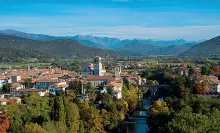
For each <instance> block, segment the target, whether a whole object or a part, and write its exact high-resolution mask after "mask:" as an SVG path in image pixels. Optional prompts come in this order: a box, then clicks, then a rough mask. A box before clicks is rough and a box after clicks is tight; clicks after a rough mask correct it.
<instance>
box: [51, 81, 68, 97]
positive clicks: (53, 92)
mask: <svg viewBox="0 0 220 133" xmlns="http://www.w3.org/2000/svg"><path fill="white" fill-rule="evenodd" d="M66 88H67V84H66V82H60V83H57V84H55V85H52V86H50V87H49V94H50V95H56V91H64V92H65V91H66Z"/></svg>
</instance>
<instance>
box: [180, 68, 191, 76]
mask: <svg viewBox="0 0 220 133" xmlns="http://www.w3.org/2000/svg"><path fill="white" fill-rule="evenodd" d="M177 71H178V72H179V73H180V75H184V74H185V75H186V76H188V75H189V68H187V67H179V68H178V69H177Z"/></svg>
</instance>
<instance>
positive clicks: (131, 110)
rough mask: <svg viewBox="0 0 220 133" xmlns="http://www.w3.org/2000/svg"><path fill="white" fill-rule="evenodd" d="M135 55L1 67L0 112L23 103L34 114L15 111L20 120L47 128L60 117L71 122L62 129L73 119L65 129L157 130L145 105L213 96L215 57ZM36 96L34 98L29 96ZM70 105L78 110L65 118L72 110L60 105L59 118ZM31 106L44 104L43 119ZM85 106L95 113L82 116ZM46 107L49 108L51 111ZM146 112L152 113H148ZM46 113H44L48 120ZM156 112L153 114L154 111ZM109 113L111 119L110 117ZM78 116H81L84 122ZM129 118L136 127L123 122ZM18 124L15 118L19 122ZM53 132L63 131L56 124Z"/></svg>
mask: <svg viewBox="0 0 220 133" xmlns="http://www.w3.org/2000/svg"><path fill="white" fill-rule="evenodd" d="M140 60H142V59H139V60H136V59H133V60H132V61H128V60H124V61H122V60H119V61H116V62H115V61H114V62H112V61H109V60H107V59H105V58H102V57H100V56H95V57H92V58H91V59H90V61H89V62H88V63H85V64H82V65H81V66H80V67H79V69H78V70H77V71H70V70H63V69H61V68H59V67H56V66H44V67H43V68H37V67H36V68H34V67H30V66H28V67H27V68H11V69H2V70H1V75H0V87H1V94H0V97H1V98H0V104H1V108H0V109H1V114H5V113H6V114H7V112H8V111H9V110H10V111H12V112H14V113H16V110H15V108H16V106H18V107H19V106H24V107H22V108H23V109H24V108H26V107H29V109H28V108H27V110H26V111H28V112H29V111H31V110H32V111H36V113H37V112H38V114H33V112H30V116H25V114H23V115H22V116H21V114H20V116H21V117H24V116H25V117H30V118H29V119H30V120H29V121H27V120H24V121H23V122H28V123H30V122H31V121H33V120H34V119H36V122H37V123H38V124H40V125H41V124H43V127H44V128H49V127H47V126H48V125H47V124H51V122H52V123H53V121H54V122H56V121H57V122H58V123H53V124H55V125H54V126H58V128H64V127H63V125H62V124H61V123H59V122H60V121H61V120H63V121H66V122H67V121H69V122H70V123H71V122H72V125H66V126H65V130H66V131H68V130H70V128H72V127H71V126H74V125H75V126H76V127H75V129H71V131H74V132H78V131H79V130H81V129H80V128H84V129H83V130H86V132H105V131H110V132H132V131H134V132H135V131H137V132H144V131H147V130H148V131H149V130H151V131H156V130H157V129H156V127H157V126H159V125H154V124H153V123H151V122H153V121H154V122H155V121H157V122H156V123H157V124H161V123H160V122H159V121H158V120H159V119H158V120H152V117H156V116H157V115H158V114H157V115H156V116H154V115H153V113H154V112H151V111H156V110H157V109H158V111H159V110H160V109H159V108H164V109H166V111H167V110H169V109H168V108H167V107H166V106H167V104H170V106H171V104H172V106H173V104H174V103H169V102H170V101H169V100H168V99H169V98H171V99H173V100H175V98H178V99H176V100H177V101H179V102H181V101H182V98H187V97H188V98H189V97H192V96H190V95H192V94H195V95H197V96H196V97H197V98H199V99H200V98H202V97H203V98H207V99H210V100H212V99H215V100H218V101H219V99H220V67H219V66H218V63H216V62H215V63H213V62H212V63H210V64H208V65H207V63H206V64H203V63H200V64H198V63H197V64H192V63H188V64H184V63H172V62H170V63H164V62H160V61H152V60H151V61H144V60H142V61H140ZM109 62H110V63H109ZM106 67H107V68H108V69H106ZM48 98H49V99H48ZM60 98H61V99H60ZM37 99H38V100H39V101H35V100H37ZM46 99H47V100H46ZM62 99H63V100H64V101H63V100H62ZM189 99H191V98H189ZM45 100H46V101H45ZM51 100H52V101H53V102H51ZM59 100H61V101H59ZM65 100H66V101H65ZM40 101H41V102H40ZM35 102H36V103H35ZM37 102H39V105H38V104H37ZM54 102H55V103H54ZM59 102H61V103H59ZM65 102H66V103H65ZM166 102H167V103H166ZM173 102H174V101H173ZM182 102H183V101H182ZM185 102H187V100H186V101H185ZM70 103H71V104H70ZM40 104H44V105H40ZM157 104H159V105H157ZM160 104H162V105H160ZM185 104H187V103H185ZM210 104H211V103H210ZM213 104H214V103H213ZM215 104H217V103H215ZM70 105H72V106H70ZM73 105H74V106H75V109H76V110H78V112H76V113H77V114H78V116H77V115H76V116H68V117H70V118H71V117H72V118H71V119H72V120H73V121H71V120H68V118H67V115H70V114H69V113H74V112H72V111H73V110H66V111H65V112H63V113H65V115H66V118H62V116H60V115H61V114H60V113H62V112H61V111H62V107H63V106H64V109H65V108H66V106H67V107H69V108H72V109H74V106H73ZM25 106H26V107H25ZM47 106H50V108H49V107H47ZM77 106H78V107H77ZM157 106H161V107H157ZM163 106H165V107H163ZM178 106H180V105H178ZM181 106H182V105H181ZM216 106H219V104H218V105H216ZM30 108H31V110H30ZM37 108H39V109H40V110H41V108H49V109H48V110H44V111H46V112H48V113H47V115H48V116H44V118H43V120H40V118H41V117H43V116H41V111H40V110H39V109H37ZM170 108H172V107H170ZM89 109H91V111H92V110H96V111H97V112H96V113H95V114H96V115H97V116H96V117H98V118H91V116H86V113H89V112H84V111H86V110H87V111H89ZM153 109H154V110H153ZM174 109H175V108H174ZM39 111H40V112H39ZM51 111H52V112H54V113H52V114H51ZM63 111H64V110H63ZM68 111H70V112H68ZM28 112H27V113H28ZM55 112H57V113H58V114H56V113H55ZM17 113H18V112H17ZM100 113H101V114H100ZM114 113H116V114H114ZM150 113H152V114H151V115H150ZM95 114H94V115H95ZM147 114H148V115H147ZM14 115H16V114H14ZM17 115H18V114H17ZM44 115H45V114H44ZM74 115H75V114H74ZM84 115H85V116H84ZM114 115H116V116H114ZM13 117H17V116H13ZM46 117H49V118H47V119H48V120H46ZM117 117H118V118H117ZM157 117H158V118H159V116H157ZM167 117H168V116H167ZM113 118H115V120H112V119H113ZM80 119H83V120H84V123H83V120H80ZM89 119H93V120H94V121H92V122H91V123H86V121H85V120H89ZM98 119H102V120H100V121H99V124H101V125H96V124H98V123H96V122H95V120H97V121H98ZM150 120H151V121H150ZM76 121H78V122H76ZM140 121H144V122H140ZM80 122H81V123H80ZM93 122H95V123H93ZM146 122H147V123H148V124H147V123H146ZM45 123H46V125H45ZM134 123H135V124H136V128H135V127H133V128H131V129H128V128H127V127H130V126H131V125H132V124H134ZM53 124H52V125H50V126H53ZM60 124H61V125H60ZM92 124H95V126H94V129H93V128H91V129H90V126H91V125H92ZM129 124H130V125H129ZM152 124H153V125H152ZM22 125H23V124H22V123H21V125H20V126H22ZM17 126H18V125H17ZM35 126H36V125H35ZM81 126H82V127H81ZM155 126H156V127H155ZM131 127H132V126H131ZM6 128H8V127H6ZM14 128H18V127H14ZM54 128H55V127H54ZM66 128H67V129H66ZM15 130H16V129H13V128H12V127H10V128H9V131H11V132H14V131H15ZM24 130H27V129H24ZM16 131H18V129H17V130H16ZM56 132H58V133H59V132H63V131H59V129H56ZM157 132H158V131H157Z"/></svg>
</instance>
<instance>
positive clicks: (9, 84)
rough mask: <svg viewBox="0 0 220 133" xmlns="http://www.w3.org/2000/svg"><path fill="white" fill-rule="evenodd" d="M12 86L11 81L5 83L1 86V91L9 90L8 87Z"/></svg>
mask: <svg viewBox="0 0 220 133" xmlns="http://www.w3.org/2000/svg"><path fill="white" fill-rule="evenodd" d="M11 87H12V84H11V83H7V84H6V85H4V86H3V88H2V91H3V92H10V88H11Z"/></svg>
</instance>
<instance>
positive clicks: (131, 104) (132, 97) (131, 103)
mask: <svg viewBox="0 0 220 133" xmlns="http://www.w3.org/2000/svg"><path fill="white" fill-rule="evenodd" d="M126 101H127V103H128V108H129V111H130V112H132V111H134V110H135V109H136V107H137V104H138V88H135V87H134V86H132V85H130V86H129V90H128V92H127V97H126Z"/></svg>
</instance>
